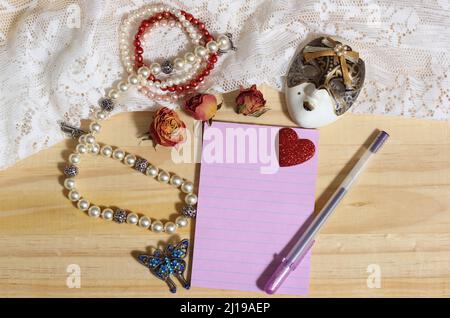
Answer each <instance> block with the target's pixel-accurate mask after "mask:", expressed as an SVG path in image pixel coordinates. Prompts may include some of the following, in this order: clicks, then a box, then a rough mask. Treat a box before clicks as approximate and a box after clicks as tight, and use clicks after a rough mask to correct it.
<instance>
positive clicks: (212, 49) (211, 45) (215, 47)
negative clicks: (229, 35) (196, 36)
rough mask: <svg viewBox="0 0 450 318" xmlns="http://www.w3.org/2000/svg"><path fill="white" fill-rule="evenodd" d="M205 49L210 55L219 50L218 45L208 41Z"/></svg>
mask: <svg viewBox="0 0 450 318" xmlns="http://www.w3.org/2000/svg"><path fill="white" fill-rule="evenodd" d="M206 48H207V49H208V51H209V52H210V53H215V52H217V51H218V50H219V45H218V44H217V42H216V41H210V42H208V44H206Z"/></svg>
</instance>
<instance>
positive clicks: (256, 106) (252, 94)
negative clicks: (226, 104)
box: [236, 85, 269, 117]
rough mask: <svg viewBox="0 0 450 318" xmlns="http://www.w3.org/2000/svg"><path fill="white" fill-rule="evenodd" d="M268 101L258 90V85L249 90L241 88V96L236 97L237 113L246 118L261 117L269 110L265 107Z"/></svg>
mask: <svg viewBox="0 0 450 318" xmlns="http://www.w3.org/2000/svg"><path fill="white" fill-rule="evenodd" d="M265 105H266V101H265V99H264V96H263V94H262V93H261V91H259V90H258V89H257V88H256V85H252V87H250V88H248V89H244V88H243V87H241V90H240V93H239V95H238V96H237V97H236V112H237V113H238V114H243V115H246V116H253V117H259V116H261V115H262V114H264V113H265V112H266V111H268V110H269V108H267V107H264V106H265Z"/></svg>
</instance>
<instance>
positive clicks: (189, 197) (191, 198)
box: [184, 193, 197, 205]
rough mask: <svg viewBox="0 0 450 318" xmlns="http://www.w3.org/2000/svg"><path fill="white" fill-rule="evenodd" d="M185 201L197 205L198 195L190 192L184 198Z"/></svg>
mask: <svg viewBox="0 0 450 318" xmlns="http://www.w3.org/2000/svg"><path fill="white" fill-rule="evenodd" d="M184 201H185V202H186V204H189V205H195V204H197V196H196V195H195V194H193V193H190V194H188V195H187V196H186V197H185V198H184Z"/></svg>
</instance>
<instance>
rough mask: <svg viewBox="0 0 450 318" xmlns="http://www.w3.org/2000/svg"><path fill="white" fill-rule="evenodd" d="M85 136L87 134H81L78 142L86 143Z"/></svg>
mask: <svg viewBox="0 0 450 318" xmlns="http://www.w3.org/2000/svg"><path fill="white" fill-rule="evenodd" d="M85 138H86V135H81V136H80V137H79V138H78V142H79V143H80V144H84V143H86V140H85Z"/></svg>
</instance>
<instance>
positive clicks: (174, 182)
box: [170, 174, 183, 187]
mask: <svg viewBox="0 0 450 318" xmlns="http://www.w3.org/2000/svg"><path fill="white" fill-rule="evenodd" d="M182 183H183V179H182V178H181V177H179V176H177V175H176V174H174V175H173V176H172V177H170V184H171V185H173V186H175V187H179V186H180V185H181V184H182Z"/></svg>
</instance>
